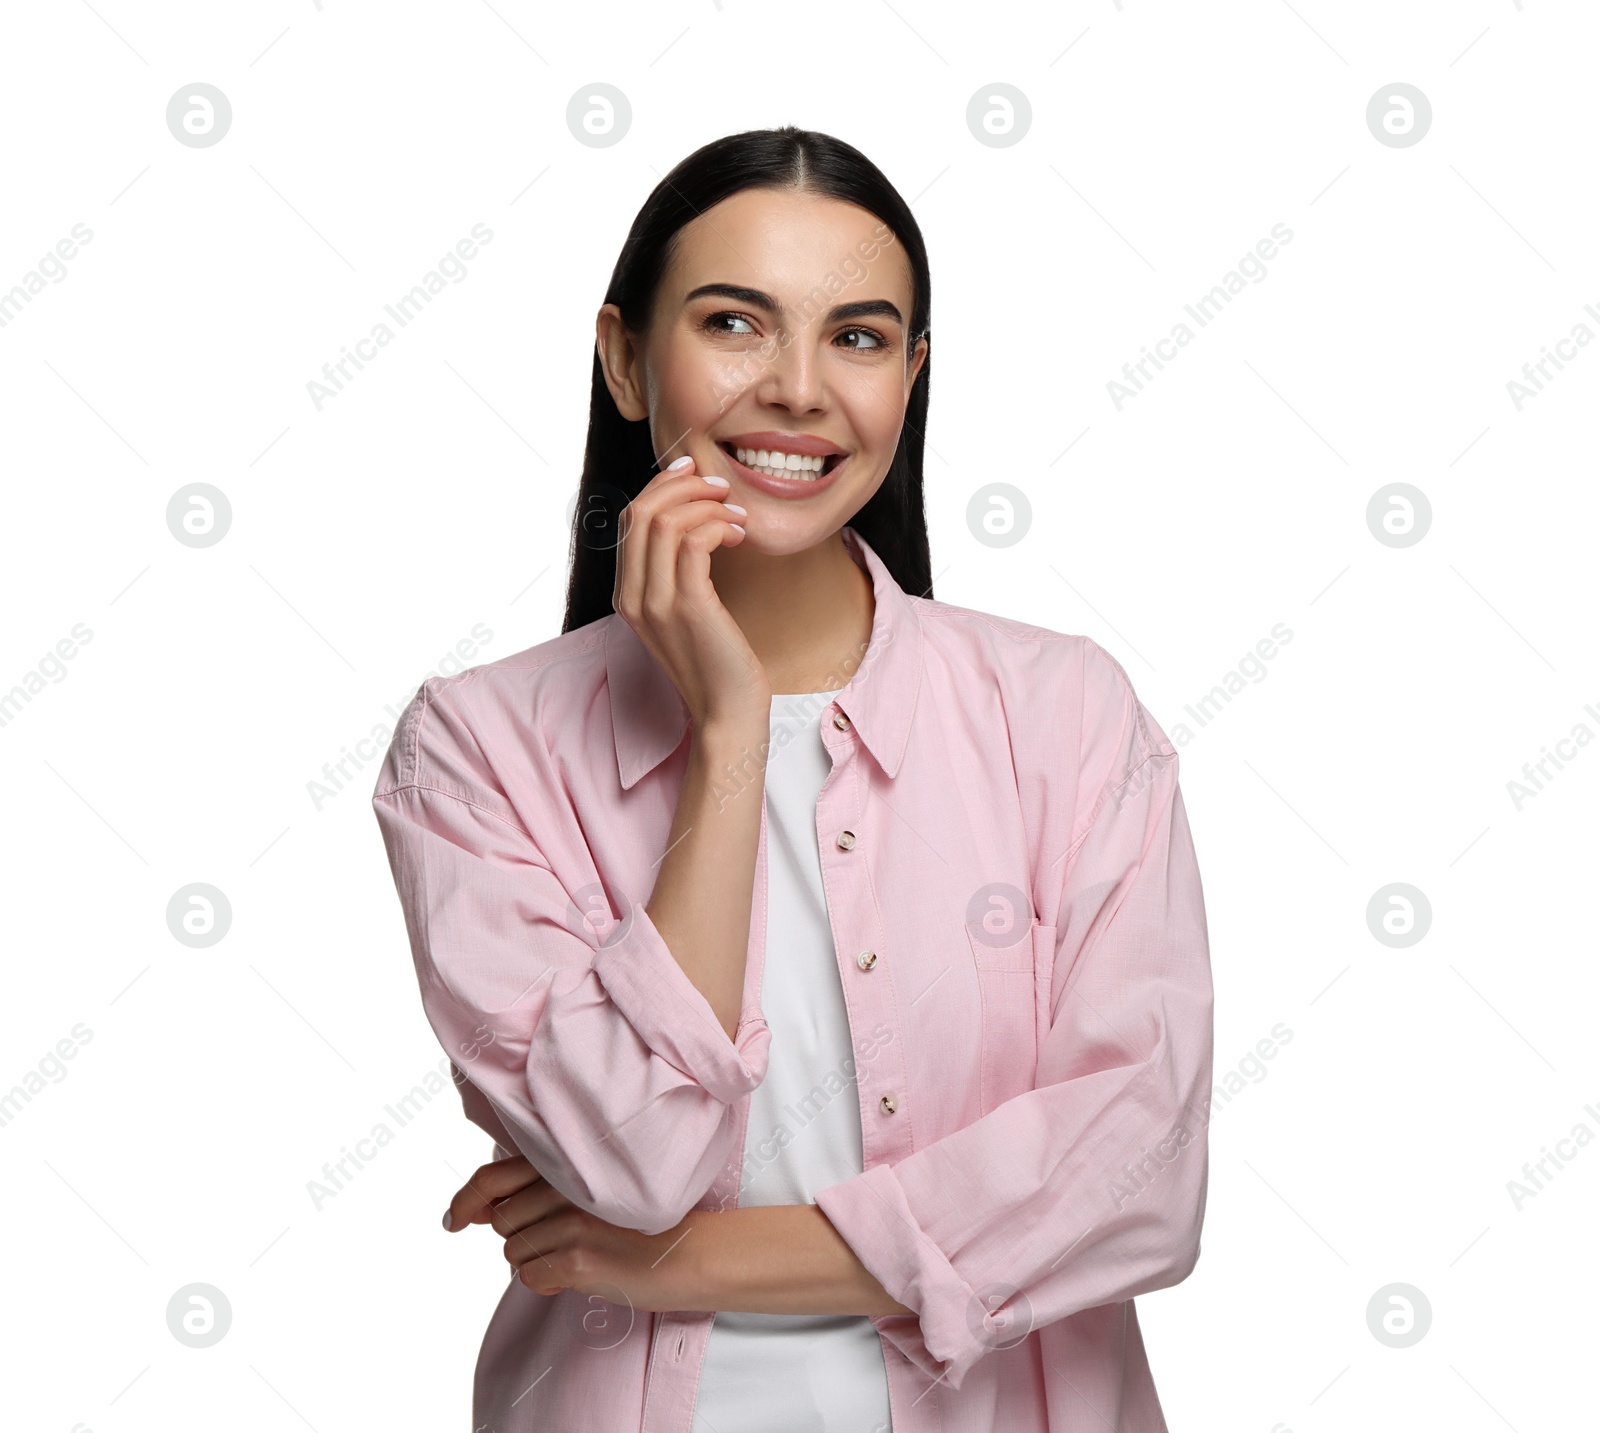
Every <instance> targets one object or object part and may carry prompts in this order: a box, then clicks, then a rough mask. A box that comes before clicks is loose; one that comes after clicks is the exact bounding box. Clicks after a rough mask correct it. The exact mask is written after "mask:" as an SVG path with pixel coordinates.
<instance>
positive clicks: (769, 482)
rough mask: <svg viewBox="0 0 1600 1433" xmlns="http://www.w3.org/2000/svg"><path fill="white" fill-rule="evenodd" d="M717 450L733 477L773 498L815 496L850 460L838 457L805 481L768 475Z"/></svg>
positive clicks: (793, 450)
mask: <svg viewBox="0 0 1600 1433" xmlns="http://www.w3.org/2000/svg"><path fill="white" fill-rule="evenodd" d="M739 446H740V447H741V448H743V447H746V446H752V447H753V446H756V445H754V444H746V443H744V442H743V441H741V442H740V443H739ZM774 446H776V444H774ZM789 451H790V452H800V451H802V450H801V449H798V448H791V449H789ZM828 451H829V452H832V453H836V452H838V451H839V450H838V449H837V448H830V449H828ZM717 452H719V453H720V454H721V455H722V456H723V458H724V459H726V461H727V463H728V466H729V467H730V468H732V469H733V476H734V477H736V478H738V479H740V481H742V482H743V483H745V484H746V485H747V486H749V487H752V488H755V489H756V491H757V492H763V493H767V494H769V495H770V496H772V497H775V498H812V497H815V496H816V495H817V494H818V493H820V492H822V491H824V490H825V489H827V488H831V487H832V486H833V482H834V479H835V478H837V477H838V476H839V470H840V469H841V468H843V467H844V466H845V465H846V464H847V463H848V462H849V461H850V459H849V457H848V456H846V457H843V458H840V459H839V461H838V462H837V463H835V464H834V465H833V467H832V469H830V470H829V471H828V472H826V473H819V474H818V475H817V476H816V477H815V478H813V479H811V480H809V481H807V480H806V479H805V478H774V477H770V476H768V475H767V474H766V473H758V472H757V471H756V470H755V469H754V468H748V467H746V466H745V465H744V464H743V463H741V462H740V461H739V460H738V459H737V458H736V457H734V456H733V454H732V453H730V452H728V450H727V449H726V448H723V447H720V446H719V447H718V448H717Z"/></svg>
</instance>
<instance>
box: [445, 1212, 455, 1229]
mask: <svg viewBox="0 0 1600 1433" xmlns="http://www.w3.org/2000/svg"><path fill="white" fill-rule="evenodd" d="M444 1227H445V1228H446V1229H454V1228H455V1227H456V1226H455V1220H454V1218H453V1216H452V1215H451V1213H450V1211H449V1210H448V1209H446V1210H445V1211H444Z"/></svg>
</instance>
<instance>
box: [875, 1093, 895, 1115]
mask: <svg viewBox="0 0 1600 1433" xmlns="http://www.w3.org/2000/svg"><path fill="white" fill-rule="evenodd" d="M878 1108H879V1109H880V1110H882V1111H883V1112H884V1114H886V1115H892V1114H893V1113H894V1112H895V1110H896V1109H897V1108H898V1106H897V1105H896V1104H895V1098H894V1096H893V1095H885V1096H884V1097H883V1098H882V1099H881V1100H879V1101H878Z"/></svg>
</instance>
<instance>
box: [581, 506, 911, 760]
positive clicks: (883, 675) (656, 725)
mask: <svg viewBox="0 0 1600 1433" xmlns="http://www.w3.org/2000/svg"><path fill="white" fill-rule="evenodd" d="M844 540H845V550H846V551H847V552H849V553H850V555H851V556H852V557H853V558H854V559H855V561H856V564H857V565H858V566H860V567H862V568H864V569H865V571H866V573H867V575H868V576H869V577H871V579H872V596H873V601H874V604H875V605H874V610H873V614H872V635H871V637H870V638H869V639H868V642H867V650H866V652H865V654H864V655H863V656H862V659H861V663H860V665H859V666H858V667H857V668H856V670H855V672H854V673H853V675H852V676H851V677H850V680H849V682H848V683H847V684H846V686H845V688H844V690H843V691H841V692H840V693H839V695H838V696H837V697H835V698H834V700H835V701H836V702H837V703H838V705H839V706H840V708H841V709H842V710H843V711H844V713H845V715H846V716H848V717H849V718H850V721H851V723H852V724H853V725H854V727H855V729H856V732H857V733H858V734H859V735H860V737H861V740H862V742H863V744H864V745H865V746H866V748H867V750H868V751H870V752H871V753H872V756H873V759H874V760H875V761H877V763H878V765H879V766H881V767H882V768H883V769H884V771H885V772H886V773H888V775H890V776H893V775H894V774H895V773H896V772H897V771H898V770H899V769H900V761H901V758H902V757H903V756H904V755H905V749H906V740H907V738H908V736H909V735H910V731H911V713H912V710H913V709H914V708H915V706H916V704H917V693H918V691H919V690H920V689H921V686H922V626H921V619H920V618H919V617H918V616H917V611H916V607H915V606H914V605H913V603H912V600H911V598H909V597H908V596H907V595H906V593H905V592H904V591H903V590H902V589H901V587H900V584H899V583H898V582H896V581H895V580H894V577H893V575H892V574H891V573H890V571H889V569H888V568H887V567H886V566H884V563H883V559H882V558H881V557H879V556H878V554H877V553H876V552H874V551H873V550H872V548H871V546H870V545H869V544H868V543H867V541H866V539H865V538H863V537H862V536H861V534H860V533H858V532H857V531H856V530H855V529H854V528H853V527H848V526H847V527H846V528H845V529H844ZM605 620H606V622H607V624H608V625H607V628H606V638H605V644H606V685H607V689H608V691H609V694H610V700H611V731H612V735H613V737H614V738H615V741H616V748H617V775H618V777H619V778H620V779H621V781H622V788H623V790H624V791H626V790H627V789H628V788H630V787H631V786H633V785H634V783H635V782H637V781H638V780H639V779H640V778H641V777H643V776H645V775H647V774H648V773H649V772H651V771H654V770H655V768H656V767H658V766H659V765H660V764H661V763H662V762H663V761H665V760H666V759H667V757H669V756H671V755H672V753H673V752H675V751H676V750H677V749H678V746H679V744H680V743H681V742H682V741H683V738H684V735H685V733H686V732H687V731H688V728H689V709H688V708H687V707H686V706H685V705H684V703H683V698H682V696H680V695H679V693H678V689H677V687H676V686H675V685H674V683H673V681H672V678H671V677H669V676H668V675H667V674H666V672H665V671H664V670H663V669H662V667H661V664H660V663H659V662H657V661H656V659H655V657H654V656H653V655H652V653H651V651H650V649H649V648H648V647H646V646H645V645H644V643H643V642H641V641H640V640H639V634H638V633H637V632H635V631H634V630H633V628H632V627H630V626H629V625H628V623H627V621H626V620H625V619H624V618H623V617H622V616H621V615H620V614H618V613H615V612H613V613H612V614H611V615H610V616H609V617H607V618H606V619H605Z"/></svg>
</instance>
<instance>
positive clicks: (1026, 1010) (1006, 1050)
mask: <svg viewBox="0 0 1600 1433" xmlns="http://www.w3.org/2000/svg"><path fill="white" fill-rule="evenodd" d="M967 939H968V941H969V943H970V944H971V946H972V958H973V961H974V963H975V965H976V967H977V972H978V992H979V996H980V998H981V1000H982V1002H983V1016H982V1023H983V1035H982V1040H983V1049H982V1055H981V1061H980V1066H979V1070H980V1073H979V1084H978V1103H979V1107H980V1108H981V1109H982V1111H983V1113H984V1114H988V1113H989V1111H990V1110H992V1109H994V1108H995V1107H996V1106H997V1105H1002V1104H1004V1103H1005V1102H1006V1101H1007V1100H1009V1099H1012V1098H1014V1097H1015V1096H1017V1095H1020V1094H1022V1093H1023V1092H1024V1091H1027V1090H1031V1089H1033V1087H1034V1080H1035V1077H1036V1074H1037V1070H1038V1062H1039V1047H1040V1045H1041V1043H1042V1042H1043V1040H1044V1037H1045V1033H1046V1032H1047V1031H1048V1030H1049V1028H1050V977H1051V974H1052V972H1053V969H1054V966H1055V953H1056V928H1055V927H1054V926H1050V925H1042V924H1041V923H1040V922H1039V921H1037V920H1032V921H1029V923H1028V924H1027V925H1026V926H1024V927H1023V928H1022V931H1021V933H1020V934H1019V935H1018V936H1017V937H1016V938H1015V939H1014V940H1012V941H1010V942H1009V943H1008V944H1005V945H990V944H987V943H986V942H985V941H984V940H982V939H980V937H979V936H978V935H977V934H976V933H975V932H974V931H973V928H972V927H971V926H968V927H967Z"/></svg>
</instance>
